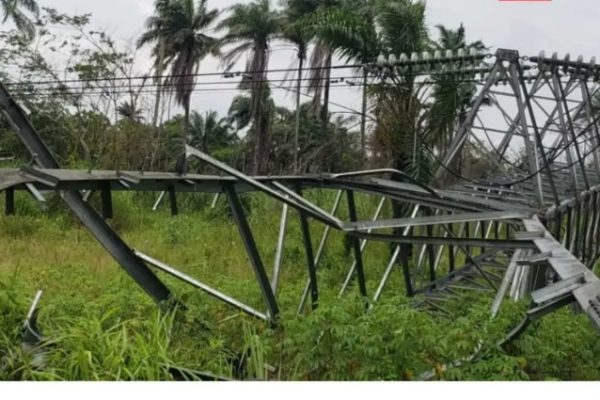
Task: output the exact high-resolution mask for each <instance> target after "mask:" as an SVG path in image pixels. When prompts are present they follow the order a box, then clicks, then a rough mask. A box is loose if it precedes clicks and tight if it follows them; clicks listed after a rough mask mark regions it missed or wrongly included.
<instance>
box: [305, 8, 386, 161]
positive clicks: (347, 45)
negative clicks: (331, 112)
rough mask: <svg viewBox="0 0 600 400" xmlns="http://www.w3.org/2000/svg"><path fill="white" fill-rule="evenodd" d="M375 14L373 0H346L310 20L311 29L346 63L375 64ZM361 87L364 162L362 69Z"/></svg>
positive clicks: (362, 134)
mask: <svg viewBox="0 0 600 400" xmlns="http://www.w3.org/2000/svg"><path fill="white" fill-rule="evenodd" d="M374 12H375V8H374V5H373V4H372V3H371V2H370V1H364V0H358V1H357V0H346V1H343V2H341V3H340V4H339V6H338V7H330V8H326V9H325V10H323V11H322V12H320V13H316V14H315V17H314V18H312V21H311V24H312V29H313V31H314V34H315V36H316V37H317V38H318V40H319V41H320V42H321V43H324V44H325V48H330V49H334V50H335V51H336V52H338V53H339V54H340V55H341V56H342V58H344V59H346V61H349V62H359V63H362V64H365V63H368V62H373V61H375V60H376V59H377V56H378V55H379V51H380V49H379V48H380V45H379V42H378V40H377V31H376V29H375V21H374V18H375V15H374ZM315 54H318V53H317V52H315ZM362 87H363V99H362V112H361V114H362V118H361V123H360V125H361V129H360V137H361V141H360V142H361V151H362V156H363V159H366V121H367V118H366V117H367V89H368V71H367V69H363V70H362Z"/></svg>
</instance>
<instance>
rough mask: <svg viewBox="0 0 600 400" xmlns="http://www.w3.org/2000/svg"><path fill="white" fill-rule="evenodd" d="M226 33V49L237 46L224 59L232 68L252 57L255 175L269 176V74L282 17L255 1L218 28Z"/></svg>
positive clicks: (247, 83) (262, 0)
mask: <svg viewBox="0 0 600 400" xmlns="http://www.w3.org/2000/svg"><path fill="white" fill-rule="evenodd" d="M217 29H218V30H226V34H225V36H224V37H223V38H222V44H223V45H229V44H235V47H233V48H232V49H230V50H229V51H228V52H227V53H226V54H225V55H224V56H223V61H224V62H225V63H227V64H228V65H229V66H230V67H231V66H232V65H233V64H234V63H235V62H236V61H238V60H239V59H240V57H242V55H244V54H247V53H249V56H248V61H247V62H246V74H245V75H244V79H243V80H242V86H241V87H242V88H247V89H249V90H250V96H251V98H252V122H253V133H254V157H253V166H252V173H253V174H254V175H260V174H264V173H266V172H267V166H268V162H269V160H268V158H269V148H268V147H269V145H268V143H269V142H268V136H269V126H268V123H266V122H267V121H266V120H265V118H264V113H265V112H264V108H265V105H266V103H265V97H266V96H265V92H266V91H267V90H268V84H267V83H266V82H265V81H266V78H267V75H266V70H267V67H268V65H269V55H270V52H269V46H270V41H271V40H272V39H274V38H276V37H278V36H279V35H280V32H281V18H280V15H279V14H278V13H277V12H276V11H275V10H273V9H272V8H271V4H270V1H269V0H255V1H254V2H252V3H250V4H236V5H234V6H233V7H232V8H231V12H230V14H229V15H228V16H227V17H226V18H225V19H223V20H222V21H221V22H220V23H219V25H218V26H217Z"/></svg>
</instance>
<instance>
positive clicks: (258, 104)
mask: <svg viewBox="0 0 600 400" xmlns="http://www.w3.org/2000/svg"><path fill="white" fill-rule="evenodd" d="M267 51H268V50H267V46H263V47H262V49H260V50H257V56H256V59H255V62H254V63H253V70H254V71H255V72H254V73H253V74H252V85H251V87H252V120H253V122H254V160H253V168H252V173H253V175H255V176H256V175H265V174H266V172H267V167H268V165H269V149H268V146H267V144H268V135H269V131H268V129H269V127H268V118H267V116H266V115H265V112H266V110H264V109H263V105H264V99H263V91H264V85H266V83H265V80H266V76H265V70H266V69H267V62H268V61H267Z"/></svg>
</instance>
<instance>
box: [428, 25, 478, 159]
mask: <svg viewBox="0 0 600 400" xmlns="http://www.w3.org/2000/svg"><path fill="white" fill-rule="evenodd" d="M436 28H437V29H438V33H439V39H438V40H437V41H434V42H432V43H431V47H432V49H433V50H438V51H441V52H445V51H446V50H452V51H453V52H454V54H456V53H457V52H458V51H459V50H465V51H466V52H467V53H469V51H470V50H471V49H474V50H477V51H483V50H485V49H486V47H485V45H484V44H483V43H482V42H481V41H479V40H478V41H475V42H471V43H468V42H467V41H466V35H465V28H464V26H463V24H460V26H459V28H458V29H456V30H452V29H448V28H446V27H444V26H443V25H437V26H436ZM433 79H434V80H435V83H436V84H435V86H434V88H433V98H434V103H433V105H432V107H431V111H430V114H431V116H430V121H429V123H430V125H431V134H432V141H433V143H434V145H435V146H436V149H437V150H438V151H439V152H440V153H442V154H443V153H444V152H445V151H446V149H447V146H448V145H449V144H450V143H451V142H452V139H453V133H454V130H455V128H456V125H457V124H460V123H462V122H463V121H464V119H465V118H466V113H467V110H468V108H469V107H470V105H471V102H472V100H473V96H474V95H475V92H476V87H475V84H474V83H472V82H465V81H464V79H462V78H461V77H459V76H458V75H456V74H454V75H452V74H439V75H435V76H434V77H433Z"/></svg>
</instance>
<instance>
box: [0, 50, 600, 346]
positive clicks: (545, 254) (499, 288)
mask: <svg viewBox="0 0 600 400" xmlns="http://www.w3.org/2000/svg"><path fill="white" fill-rule="evenodd" d="M467 58H468V57H467V56H465V55H464V54H463V58H461V57H460V56H456V57H455V56H453V57H450V61H451V62H452V63H453V65H454V67H457V71H458V72H457V73H460V74H463V75H464V76H469V77H471V78H472V77H473V74H474V73H475V72H477V73H478V74H482V76H481V80H480V82H479V84H480V91H479V93H478V95H477V97H476V98H475V101H474V102H473V107H472V109H471V110H470V112H469V114H468V115H467V118H466V121H465V122H464V123H463V124H461V126H459V127H458V129H457V133H456V135H455V140H454V142H453V143H452V144H451V146H450V148H449V151H448V152H447V154H445V155H444V158H443V162H442V163H441V165H440V169H439V171H438V174H437V178H438V179H439V181H442V179H443V178H444V177H445V178H446V179H447V178H448V177H452V178H453V179H454V181H455V183H454V184H453V185H452V186H451V187H450V188H448V189H432V188H431V187H428V186H425V185H420V184H418V183H416V182H413V181H411V180H410V179H409V178H408V177H407V176H406V175H404V174H403V173H402V172H401V171H395V170H390V169H385V170H374V171H359V172H355V173H345V174H321V175H312V176H310V175H309V176H280V177H250V176H246V175H244V174H243V173H241V172H239V171H236V170H235V169H233V168H231V167H229V166H228V165H226V164H223V163H221V162H219V161H218V160H215V159H214V158H212V157H211V156H209V155H207V154H204V153H202V152H200V151H198V150H197V149H194V148H191V147H187V156H188V157H196V158H199V159H200V160H203V161H204V162H206V163H208V164H210V165H211V166H212V167H213V168H216V169H218V170H220V171H221V172H222V173H223V174H224V175H223V176H206V175H196V174H185V175H177V174H171V173H164V172H145V171H137V172H134V171H129V172H123V171H72V170H64V169H60V167H59V165H58V163H57V162H56V160H55V159H54V157H53V156H52V154H51V153H50V151H49V150H48V149H47V147H46V146H45V145H44V143H43V142H42V140H41V139H40V137H39V135H38V134H37V132H36V131H35V129H34V128H33V127H32V126H31V124H30V123H29V122H28V120H27V118H26V115H25V114H24V112H23V110H22V109H21V108H20V107H19V106H18V104H17V103H16V102H15V101H14V100H13V98H12V97H11V96H10V95H9V93H8V92H7V91H6V90H5V89H4V87H3V86H1V85H0V105H1V106H2V109H3V111H4V114H5V115H6V116H7V118H8V120H9V121H10V122H11V123H12V125H13V127H14V128H15V130H16V132H17V134H18V135H19V137H20V138H21V140H22V141H23V143H24V144H25V145H26V146H27V148H28V149H29V151H30V152H31V154H32V156H33V160H34V164H35V165H33V166H24V167H22V168H21V169H20V170H1V171H0V190H2V191H4V193H5V198H6V207H5V210H6V213H7V214H13V213H14V192H15V190H27V191H29V192H30V193H32V194H34V195H36V196H37V197H38V198H43V196H42V193H43V192H44V191H55V192H57V193H59V194H60V196H61V197H62V199H63V200H64V201H65V203H66V204H67V206H68V207H69V208H70V209H71V210H72V212H73V213H74V214H75V215H76V216H77V217H78V218H79V219H80V220H81V222H82V223H83V224H84V225H85V226H86V227H87V228H88V229H89V230H90V232H91V233H92V234H93V235H94V237H95V238H96V239H97V240H98V241H99V242H100V243H101V244H102V245H103V246H104V247H105V248H106V250H107V251H108V252H109V253H110V254H111V255H112V256H113V257H114V258H115V260H116V261H117V262H118V263H119V265H121V266H122V267H123V268H124V269H125V270H126V271H127V272H128V273H129V274H130V275H131V277H132V278H133V279H134V280H135V281H136V282H137V283H138V284H139V285H140V286H141V287H142V288H143V289H144V290H145V291H146V292H147V293H148V294H149V295H150V296H151V297H152V298H153V299H155V300H156V301H157V302H159V303H161V304H164V305H165V306H170V305H175V304H178V302H177V301H176V300H175V297H174V296H173V295H172V293H171V291H170V290H169V289H168V288H167V287H166V285H165V284H164V283H163V282H162V281H161V280H160V279H159V278H158V276H157V275H156V274H155V273H154V272H153V271H152V269H151V268H150V267H153V268H156V269H158V270H160V271H162V272H165V273H167V274H169V275H171V276H173V277H175V278H177V279H180V280H182V281H184V282H186V283H188V284H190V285H192V286H194V287H196V288H198V289H200V290H201V291H203V292H205V293H207V294H208V295H210V296H213V297H215V298H217V299H219V300H221V301H223V302H224V303H226V304H228V305H230V306H232V307H234V308H236V309H238V310H240V311H242V312H244V313H246V314H248V315H251V316H253V317H256V318H259V319H262V320H266V321H269V322H271V323H276V321H277V316H278V314H279V311H280V310H279V304H278V300H277V292H278V290H279V289H280V287H281V285H282V284H284V283H282V282H281V279H280V277H281V267H282V259H283V257H285V245H284V244H285V238H286V227H287V224H288V221H289V218H290V217H291V214H290V213H291V212H292V210H293V211H295V212H296V213H297V216H298V218H299V221H300V228H301V233H302V235H303V243H304V249H305V256H306V270H307V283H306V286H305V290H304V291H303V293H302V294H301V295H300V301H299V306H298V311H297V312H298V313H302V312H303V311H304V310H305V307H306V303H307V302H308V301H309V300H310V305H311V307H312V308H316V307H318V304H319V294H320V292H319V275H320V274H319V266H320V265H321V264H322V260H323V255H324V252H325V251H326V243H327V240H328V237H329V235H330V233H331V231H332V230H336V231H340V232H342V233H343V234H345V235H348V237H349V240H350V243H351V250H352V252H353V255H354V261H353V263H352V265H350V266H349V267H348V270H347V273H346V274H345V275H344V276H341V277H340V290H339V296H343V295H344V294H345V293H346V292H347V291H348V290H350V288H353V287H355V290H357V291H358V293H359V294H360V295H361V296H362V297H363V298H364V299H365V302H366V306H367V308H369V307H372V306H373V305H374V304H375V303H376V302H377V301H378V300H379V299H381V297H382V296H383V295H384V294H385V290H386V287H387V286H388V285H389V282H390V278H391V277H392V276H393V275H394V274H397V275H398V276H399V277H400V279H401V281H402V282H403V288H404V290H405V293H406V295H407V296H409V297H411V298H414V304H415V305H416V306H420V307H425V308H429V309H432V310H435V311H438V312H441V313H447V312H448V311H447V310H446V308H445V307H444V303H445V302H446V301H447V300H448V298H449V297H451V296H460V294H461V293H463V292H466V291H480V292H492V293H496V299H495V301H494V302H493V305H492V314H494V315H495V314H496V313H497V312H498V311H499V309H500V306H501V302H502V299H504V298H505V297H506V296H510V297H511V298H513V299H521V298H523V297H524V296H526V295H528V294H530V293H531V296H532V299H533V302H534V307H533V308H532V310H531V311H530V312H529V313H528V314H527V316H526V319H525V320H524V323H523V324H522V325H521V326H520V327H518V328H517V329H516V330H515V331H514V332H513V333H512V334H511V335H510V338H512V337H515V336H517V335H518V334H519V333H520V332H522V330H523V329H524V327H526V326H527V324H528V323H529V322H530V321H531V320H533V319H535V318H539V317H540V316H542V315H544V314H546V313H548V312H551V311H553V310H555V309H557V308H559V307H562V306H564V305H565V304H570V303H573V302H577V303H578V304H579V305H580V307H581V308H582V309H583V310H584V312H586V314H587V315H588V316H589V318H590V320H591V321H592V322H593V323H594V324H595V326H596V327H597V328H598V329H599V330H600V313H599V311H600V297H599V296H600V280H598V278H597V277H596V276H595V274H594V273H593V269H594V267H595V265H596V263H597V261H598V258H599V257H600V235H599V234H598V233H599V231H600V211H599V210H600V209H599V204H598V203H599V192H600V161H599V160H600V154H599V152H598V150H599V149H598V148H599V146H600V135H599V134H598V132H599V131H598V118H597V112H596V111H595V110H594V108H593V107H592V105H593V104H592V99H593V98H594V96H596V93H597V91H598V87H597V86H596V85H595V84H591V82H590V81H593V82H595V81H596V80H597V76H598V75H599V74H600V69H598V68H597V67H596V66H595V64H593V63H588V64H586V63H583V62H582V61H581V60H578V61H577V62H571V61H570V60H568V59H566V60H558V58H557V57H550V58H546V57H545V56H544V55H543V54H541V55H540V56H539V57H531V58H526V57H520V56H519V54H518V52H516V51H511V50H499V51H498V53H497V54H496V58H495V61H494V62H493V63H492V64H486V65H483V66H480V67H478V68H477V69H476V70H475V69H473V68H471V69H468V68H467V69H464V70H460V67H461V65H462V64H463V63H465V62H466V61H465V60H466V59H467ZM475 58H476V59H477V60H481V57H475ZM468 61H469V62H472V60H468ZM431 62H432V61H430V60H429V61H428V60H427V59H426V57H423V58H422V59H420V58H419V56H418V55H417V56H413V57H411V60H410V61H407V60H403V61H401V62H398V61H395V60H389V62H387V64H386V62H385V61H384V62H380V63H379V65H378V66H372V68H373V70H377V71H378V72H377V73H382V70H383V71H385V73H388V74H389V73H407V71H410V70H411V69H412V68H414V69H417V67H419V68H420V69H421V70H422V69H423V68H424V66H426V64H427V63H431ZM399 69H400V70H399ZM461 71H462V72H461ZM524 71H528V73H527V74H526V73H525V72H524ZM531 71H537V72H536V73H535V74H533V75H531ZM484 105H485V106H484ZM493 112H495V113H496V114H495V116H494V114H493ZM492 134H493V135H495V136H496V138H495V139H493V138H492V137H491V136H490V135H492ZM467 143H470V144H472V145H475V146H477V147H478V148H479V149H480V150H482V151H484V152H485V153H486V154H487V156H488V157H489V159H490V160H491V162H492V165H494V166H495V167H496V171H493V173H491V172H490V171H485V172H486V175H485V176H483V175H482V177H481V178H480V179H477V180H474V179H465V178H463V177H461V176H460V171H454V170H452V168H453V167H452V165H455V164H454V163H453V161H454V160H455V158H456V157H459V156H460V155H461V154H462V153H463V152H464V151H466V149H467ZM517 149H518V150H521V149H522V150H524V155H523V157H520V158H515V157H512V156H511V155H510V154H509V153H510V152H511V151H514V150H517ZM389 175H391V177H392V178H391V179H383V178H379V177H378V176H389ZM310 189H320V190H331V191H335V192H336V193H337V195H336V197H335V201H334V204H333V205H332V208H331V209H330V210H324V209H322V208H321V207H319V206H317V205H316V204H314V203H313V202H310V201H308V200H307V199H306V198H305V197H304V191H306V190H310ZM114 191H155V192H161V193H162V194H161V195H160V197H159V198H158V200H157V202H156V204H155V206H154V209H156V208H157V207H158V206H159V205H160V203H161V201H162V200H163V199H165V198H168V200H169V204H170V208H171V211H172V213H173V214H177V213H178V207H177V195H178V194H180V193H192V192H203V193H213V194H215V195H216V196H225V197H226V198H227V200H228V203H229V206H230V208H231V211H232V215H233V217H234V220H235V223H236V225H237V227H238V229H239V233H240V236H241V238H242V242H243V244H244V247H245V249H246V251H247V254H248V258H249V261H250V264H251V267H252V270H253V272H254V274H255V277H256V281H257V284H258V286H259V288H260V292H261V294H262V299H263V301H264V304H265V310H258V309H255V308H253V307H250V306H248V305H246V304H244V303H243V302H241V301H239V300H237V299H235V298H233V297H231V296H229V295H226V294H224V293H222V292H221V291H219V290H217V289H215V288H212V287H210V286H209V285H207V284H205V283H203V282H201V281H199V280H198V279H196V278H193V277H191V276H189V275H187V274H185V273H183V272H181V271H179V270H177V269H175V268H173V267H172V266H170V265H168V264H167V263H165V262H163V261H160V260H157V259H155V258H153V257H152V256H150V255H147V254H145V253H143V252H141V251H138V250H134V249H131V248H130V247H129V246H128V245H127V244H126V243H125V242H124V241H123V240H122V239H121V238H120V237H119V235H118V234H116V233H115V232H114V231H113V230H112V229H111V228H110V226H109V225H108V224H106V222H105V221H104V219H107V218H112V217H113V209H112V208H113V205H112V192H114ZM95 192H100V194H101V204H102V207H101V213H98V212H97V211H96V210H94V209H93V208H92V207H91V206H90V205H89V203H88V201H87V200H88V199H89V198H90V197H91V196H92V195H93V193H95ZM249 192H258V193H262V194H264V195H266V196H269V197H271V198H273V199H275V200H276V201H277V202H279V203H280V204H281V205H282V211H281V222H280V225H279V235H278V240H277V243H276V252H275V261H274V265H273V268H272V271H271V274H270V277H269V273H268V271H267V268H266V266H265V264H264V261H263V258H262V256H261V252H260V251H259V249H258V248H257V245H256V243H255V240H254V237H253V233H252V230H251V228H250V225H249V223H248V221H247V218H246V215H245V212H244V209H243V207H242V206H241V203H240V199H239V197H240V195H243V194H245V193H249ZM357 193H361V194H366V195H370V196H376V197H378V199H379V200H378V204H377V208H376V210H375V213H374V214H373V215H372V216H364V215H358V213H357V210H356V199H355V197H356V194H357ZM217 199H218V197H215V202H214V203H213V205H214V204H216V200H217ZM388 202H390V203H392V202H393V203H395V204H396V205H400V206H402V207H403V209H405V210H408V211H407V212H406V214H405V215H406V216H405V217H404V218H394V219H389V220H386V219H382V215H383V214H384V209H385V206H386V203H388ZM342 204H345V205H346V206H347V210H348V215H349V218H348V220H347V221H343V220H341V219H340V218H339V217H337V216H336V214H337V213H338V211H339V209H340V207H341V205H342ZM364 219H367V220H364ZM311 220H312V221H316V222H319V223H320V224H323V225H324V226H325V229H324V231H323V234H322V236H321V238H320V240H319V241H318V246H317V247H316V248H315V247H313V238H312V236H311V235H312V233H313V232H312V231H311V229H310V221H311ZM371 242H387V243H391V244H392V245H393V251H392V253H391V257H390V259H389V261H388V262H387V266H386V268H385V270H384V272H383V274H382V275H381V276H374V275H373V272H372V270H371V269H370V268H369V259H365V248H366V246H367V245H368V244H369V243H371ZM369 282H371V283H372V282H375V283H376V284H375V285H371V286H372V287H376V289H375V290H374V291H373V292H369V290H368V289H369V287H370V285H369V284H368V283H369ZM36 303H37V302H36Z"/></svg>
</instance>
